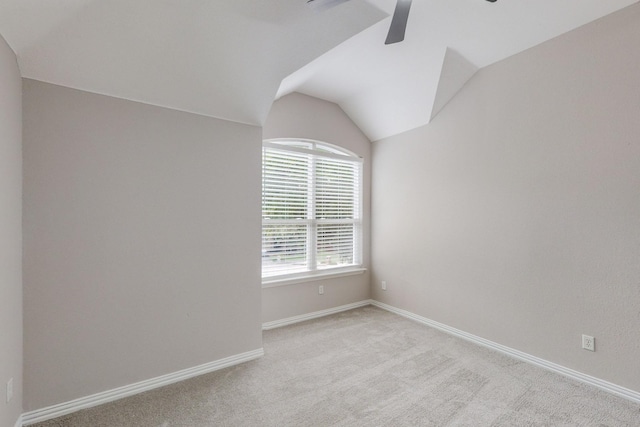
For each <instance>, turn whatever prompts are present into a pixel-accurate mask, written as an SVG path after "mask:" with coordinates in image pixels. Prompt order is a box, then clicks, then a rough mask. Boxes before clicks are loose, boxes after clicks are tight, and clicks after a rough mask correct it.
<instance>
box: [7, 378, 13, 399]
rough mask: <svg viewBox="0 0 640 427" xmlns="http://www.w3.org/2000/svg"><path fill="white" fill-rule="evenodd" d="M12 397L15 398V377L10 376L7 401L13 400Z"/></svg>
mask: <svg viewBox="0 0 640 427" xmlns="http://www.w3.org/2000/svg"><path fill="white" fill-rule="evenodd" d="M12 398H13V378H10V379H9V381H7V403H9V402H11V399H12Z"/></svg>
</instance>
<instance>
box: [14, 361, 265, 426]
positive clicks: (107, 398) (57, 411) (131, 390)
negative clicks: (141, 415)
mask: <svg viewBox="0 0 640 427" xmlns="http://www.w3.org/2000/svg"><path fill="white" fill-rule="evenodd" d="M263 355H264V349H262V348H259V349H257V350H253V351H248V352H246V353H241V354H237V355H234V356H230V357H226V358H224V359H220V360H216V361H213V362H209V363H205V364H203V365H199V366H195V367H193V368H187V369H183V370H181V371H177V372H173V373H170V374H166V375H161V376H159V377H155V378H151V379H148V380H144V381H140V382H137V383H134V384H129V385H126V386H123V387H118V388H114V389H112V390H107V391H104V392H101V393H96V394H92V395H90V396H86V397H81V398H79V399H75V400H71V401H69V402H65V403H60V404H58V405H53V406H49V407H46V408H42V409H36V410H35V411H30V412H25V413H24V414H22V425H23V426H27V425H30V424H34V423H37V422H41V421H47V420H50V419H53V418H57V417H61V416H63V415H67V414H71V413H73V412H76V411H79V410H81V409H87V408H91V407H93V406H98V405H102V404H104V403H108V402H112V401H114V400H118V399H122V398H123V397H128V396H132V395H134V394H138V393H142V392H144V391H148V390H152V389H155V388H159V387H163V386H165V385H169V384H173V383H176V382H178V381H183V380H186V379H189V378H193V377H196V376H198V375H202V374H207V373H209V372H213V371H217V370H219V369H224V368H228V367H230V366H234V365H238V364H240V363H244V362H248V361H250V360H254V359H257V358H259V357H262V356H263Z"/></svg>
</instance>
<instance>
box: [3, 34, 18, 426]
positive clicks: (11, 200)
mask: <svg viewBox="0 0 640 427" xmlns="http://www.w3.org/2000/svg"><path fill="white" fill-rule="evenodd" d="M0 94H1V95H0V425H3V426H5V425H6V426H13V425H14V423H15V422H16V420H17V419H18V417H19V416H20V414H21V413H22V80H21V78H20V70H19V69H18V63H17V61H16V56H15V55H14V54H13V51H12V50H11V48H9V46H8V45H7V43H6V42H5V40H4V39H3V38H2V36H0ZM11 378H13V399H12V400H11V402H9V403H8V404H7V403H5V402H6V399H5V397H6V395H5V390H6V384H7V382H8V381H9V380H10V379H11Z"/></svg>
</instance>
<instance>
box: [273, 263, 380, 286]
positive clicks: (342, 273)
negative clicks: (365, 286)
mask: <svg viewBox="0 0 640 427" xmlns="http://www.w3.org/2000/svg"><path fill="white" fill-rule="evenodd" d="M365 271H367V269H366V268H362V267H350V268H345V269H339V270H337V271H336V270H333V271H322V272H316V273H313V274H307V275H303V276H295V277H283V278H277V277H274V278H267V279H264V280H263V281H262V287H263V288H275V287H276V286H287V285H295V284H298V283H305V282H315V281H317V280H325V279H336V278H338V277H346V276H355V275H358V274H363V273H364V272H365Z"/></svg>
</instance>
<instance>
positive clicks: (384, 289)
mask: <svg viewBox="0 0 640 427" xmlns="http://www.w3.org/2000/svg"><path fill="white" fill-rule="evenodd" d="M382 290H383V291H386V290H387V282H386V281H384V280H383V281H382Z"/></svg>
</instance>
